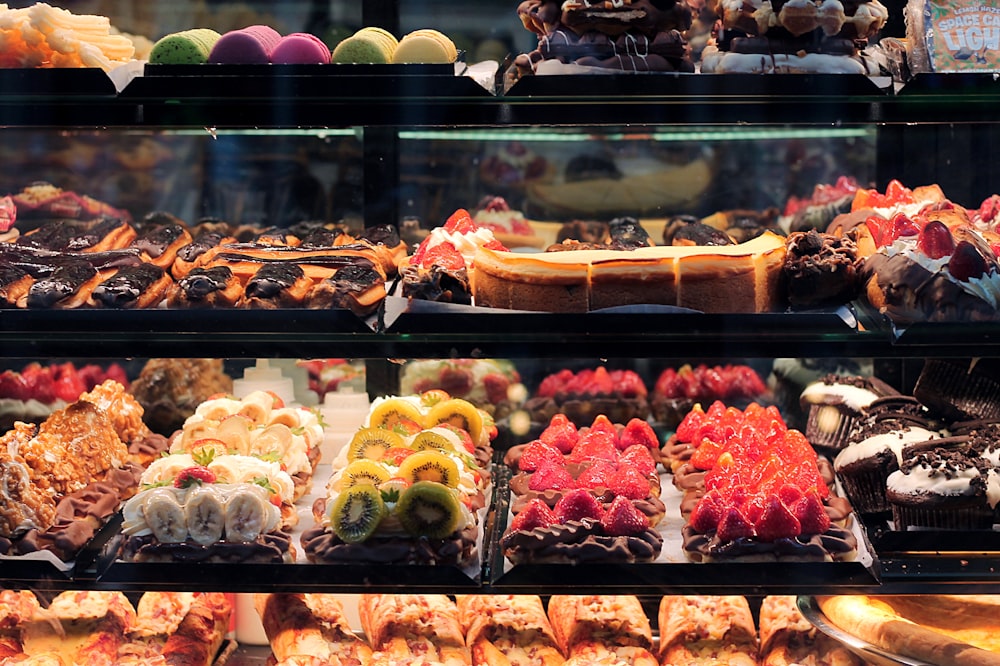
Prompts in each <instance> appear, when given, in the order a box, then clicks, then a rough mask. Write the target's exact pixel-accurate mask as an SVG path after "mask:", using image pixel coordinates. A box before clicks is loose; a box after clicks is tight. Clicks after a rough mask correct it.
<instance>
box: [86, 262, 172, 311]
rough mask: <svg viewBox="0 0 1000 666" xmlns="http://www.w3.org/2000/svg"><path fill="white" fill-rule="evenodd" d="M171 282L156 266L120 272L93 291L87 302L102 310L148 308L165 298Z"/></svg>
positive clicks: (133, 267)
mask: <svg viewBox="0 0 1000 666" xmlns="http://www.w3.org/2000/svg"><path fill="white" fill-rule="evenodd" d="M172 284H173V280H171V279H170V275H168V274H167V273H166V272H165V271H164V270H163V269H162V268H161V267H159V266H157V265H156V264H139V265H138V266H129V267H127V268H122V269H121V270H119V271H118V272H117V273H115V274H114V275H112V276H111V277H109V278H108V279H107V280H105V281H104V282H101V283H100V284H99V285H97V286H96V287H94V291H93V292H92V294H91V300H92V301H93V303H94V304H95V305H98V306H100V307H105V308H120V309H134V308H152V307H156V306H157V305H159V304H160V303H161V302H162V301H163V299H164V298H166V295H167V291H168V290H169V288H170V286H171V285H172Z"/></svg>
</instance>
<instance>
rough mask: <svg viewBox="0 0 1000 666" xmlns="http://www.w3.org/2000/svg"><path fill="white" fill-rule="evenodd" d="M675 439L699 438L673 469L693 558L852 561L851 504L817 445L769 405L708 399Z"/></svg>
mask: <svg viewBox="0 0 1000 666" xmlns="http://www.w3.org/2000/svg"><path fill="white" fill-rule="evenodd" d="M677 436H678V437H681V438H683V439H686V440H687V441H699V442H700V444H699V445H698V446H697V448H696V449H695V451H694V452H693V454H692V456H691V459H690V460H689V461H688V462H687V463H685V464H684V465H682V466H681V467H680V468H679V469H678V471H677V473H675V480H674V483H675V485H677V486H678V487H679V488H681V489H682V490H683V491H684V493H685V498H684V500H683V501H682V504H681V511H682V514H684V513H686V512H687V511H690V514H688V516H687V517H688V522H687V524H686V525H685V526H684V527H683V529H682V537H683V542H684V544H683V548H684V553H685V555H686V556H687V558H688V559H689V560H691V561H693V562H720V561H739V562H773V561H815V562H829V561H841V560H851V559H854V558H855V557H856V553H857V539H856V538H855V536H854V535H853V534H852V533H851V531H850V530H849V529H848V527H847V521H848V520H849V517H850V506H849V504H848V503H847V502H846V501H845V500H843V499H842V498H838V497H835V496H834V495H833V493H832V492H831V490H830V487H829V486H828V483H827V478H825V475H824V473H822V472H821V471H820V466H819V460H818V458H817V455H816V452H815V450H813V448H812V447H811V446H810V445H809V442H808V441H807V440H806V438H805V436H804V435H803V434H802V433H801V432H799V431H798V430H792V429H789V428H788V427H787V426H786V425H785V423H784V421H783V420H782V419H781V415H780V414H779V413H778V411H777V409H776V408H774V407H767V408H764V407H761V406H759V405H757V404H751V405H750V406H748V407H747V409H746V410H738V409H735V408H728V409H727V408H726V407H724V406H723V405H722V404H721V403H715V404H713V405H712V406H711V407H710V408H709V410H708V411H707V412H703V411H701V410H700V409H696V410H693V411H692V412H691V414H689V415H688V417H685V419H684V421H682V422H681V424H680V425H679V426H678V428H677Z"/></svg>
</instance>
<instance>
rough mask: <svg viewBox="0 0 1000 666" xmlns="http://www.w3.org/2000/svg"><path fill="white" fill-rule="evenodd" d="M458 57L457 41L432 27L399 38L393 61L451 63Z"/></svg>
mask: <svg viewBox="0 0 1000 666" xmlns="http://www.w3.org/2000/svg"><path fill="white" fill-rule="evenodd" d="M457 59H458V49H457V48H455V42H453V41H451V39H449V38H448V36H447V35H445V34H443V33H441V32H439V31H437V30H432V29H430V28H425V29H423V30H414V31H413V32H411V33H408V34H407V35H405V36H404V37H403V38H402V39H401V40H399V45H398V46H396V52H395V53H394V54H393V56H392V62H393V63H449V62H455V61H456V60H457Z"/></svg>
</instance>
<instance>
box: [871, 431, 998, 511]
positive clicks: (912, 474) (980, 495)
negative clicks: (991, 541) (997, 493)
mask: <svg viewBox="0 0 1000 666" xmlns="http://www.w3.org/2000/svg"><path fill="white" fill-rule="evenodd" d="M991 469H992V467H991V465H990V464H989V463H988V462H987V461H986V460H985V459H983V458H982V457H981V456H980V455H979V454H978V453H977V452H976V451H975V449H974V448H973V447H972V446H970V444H969V437H968V436H965V435H962V436H958V437H948V438H944V439H939V440H934V441H930V442H922V443H918V444H911V445H908V446H907V447H905V448H904V449H903V461H902V463H901V464H900V467H899V469H898V470H896V471H895V472H893V473H892V474H890V475H889V478H888V479H887V481H886V498H887V499H888V501H889V504H890V505H891V506H892V518H893V523H894V525H895V529H897V530H899V531H905V530H907V529H910V528H932V529H944V530H962V529H965V530H968V529H990V528H991V527H992V526H993V506H991V505H990V500H991V499H992V498H993V495H994V493H992V492H991V493H987V486H988V485H989V481H990V478H989V477H990V474H989V473H990V471H991Z"/></svg>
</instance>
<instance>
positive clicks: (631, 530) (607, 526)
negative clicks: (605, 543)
mask: <svg viewBox="0 0 1000 666" xmlns="http://www.w3.org/2000/svg"><path fill="white" fill-rule="evenodd" d="M601 527H602V528H604V532H605V534H608V535H611V536H631V535H633V534H639V533H641V532H644V531H646V529H648V528H649V519H648V518H646V516H645V515H644V514H643V513H642V512H641V511H639V509H637V508H635V505H634V504H632V502H631V501H629V500H628V499H626V498H624V497H621V496H619V497H616V498H615V499H614V501H612V502H611V506H609V507H608V510H607V512H605V514H604V518H603V519H601Z"/></svg>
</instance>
